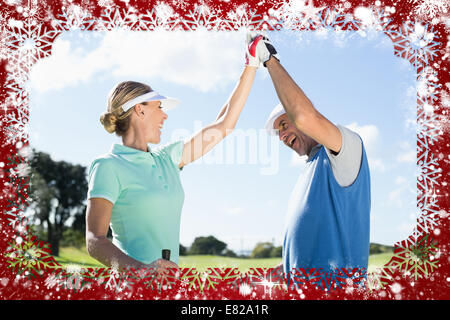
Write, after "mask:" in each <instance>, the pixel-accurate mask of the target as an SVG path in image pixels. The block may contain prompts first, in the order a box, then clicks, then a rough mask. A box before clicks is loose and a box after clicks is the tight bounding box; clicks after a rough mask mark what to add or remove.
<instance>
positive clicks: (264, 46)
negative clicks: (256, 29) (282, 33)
mask: <svg viewBox="0 0 450 320" xmlns="http://www.w3.org/2000/svg"><path fill="white" fill-rule="evenodd" d="M259 36H261V35H258V36H257V37H259ZM262 37H263V38H262V40H260V41H258V44H257V46H256V51H257V52H258V57H259V60H260V61H261V62H262V64H263V65H264V67H267V66H266V62H267V61H269V59H270V57H271V56H272V57H274V58H275V59H277V60H278V61H280V58H279V57H278V54H277V50H275V47H274V46H273V44H272V43H271V42H270V40H269V38H267V37H265V36H262ZM255 39H256V38H255Z"/></svg>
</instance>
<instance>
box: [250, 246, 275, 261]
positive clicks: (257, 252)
mask: <svg viewBox="0 0 450 320" xmlns="http://www.w3.org/2000/svg"><path fill="white" fill-rule="evenodd" d="M273 249H274V246H273V244H272V243H270V242H259V243H258V244H256V247H255V248H254V249H253V251H252V253H251V254H250V257H252V258H270V257H271V253H272V250H273Z"/></svg>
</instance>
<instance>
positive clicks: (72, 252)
mask: <svg viewBox="0 0 450 320" xmlns="http://www.w3.org/2000/svg"><path fill="white" fill-rule="evenodd" d="M391 257H392V252H385V253H378V254H372V255H370V257H369V272H370V271H372V270H374V269H376V268H378V267H381V266H383V265H384V264H386V263H387V262H388V261H389V260H390V259H391ZM55 259H56V261H57V262H58V263H59V264H61V265H62V266H63V267H66V266H74V265H77V266H79V267H82V268H93V267H94V268H96V267H103V265H102V264H101V263H100V262H98V261H97V260H95V259H94V258H92V257H91V256H89V254H88V253H87V251H86V248H76V247H62V248H61V249H60V254H59V256H58V257H55ZM280 262H281V258H261V259H251V258H231V257H224V256H213V255H187V256H180V261H179V266H180V268H197V270H199V271H205V270H206V269H207V268H209V267H215V268H219V267H220V268H239V270H240V271H242V272H245V271H248V270H249V269H250V268H270V267H274V266H276V265H278V264H279V263H280Z"/></svg>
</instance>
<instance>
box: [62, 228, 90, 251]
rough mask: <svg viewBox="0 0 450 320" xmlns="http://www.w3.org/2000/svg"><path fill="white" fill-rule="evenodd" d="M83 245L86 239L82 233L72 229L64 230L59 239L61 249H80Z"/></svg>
mask: <svg viewBox="0 0 450 320" xmlns="http://www.w3.org/2000/svg"><path fill="white" fill-rule="evenodd" d="M85 245H86V238H85V234H84V232H82V231H79V230H75V229H72V228H68V229H66V230H64V232H63V236H62V239H61V247H76V248H82V247H84V246H85Z"/></svg>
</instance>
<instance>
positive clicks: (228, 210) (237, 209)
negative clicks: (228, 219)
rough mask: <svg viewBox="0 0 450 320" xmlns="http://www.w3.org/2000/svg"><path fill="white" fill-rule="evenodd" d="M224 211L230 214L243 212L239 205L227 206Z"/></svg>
mask: <svg viewBox="0 0 450 320" xmlns="http://www.w3.org/2000/svg"><path fill="white" fill-rule="evenodd" d="M225 211H226V212H227V213H228V214H231V215H239V214H241V213H243V212H244V209H243V208H240V207H235V208H227V209H225Z"/></svg>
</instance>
